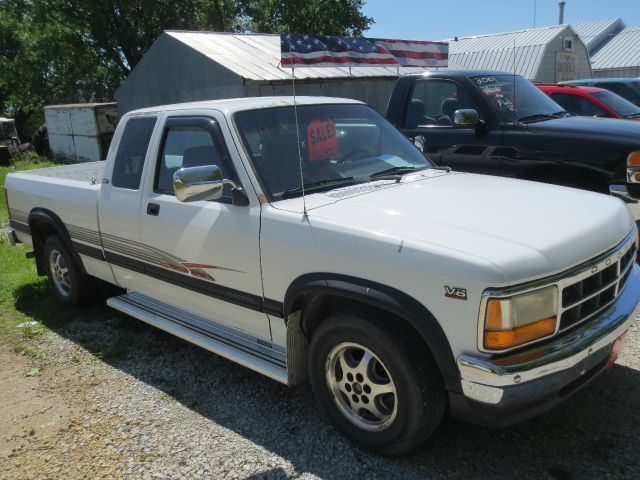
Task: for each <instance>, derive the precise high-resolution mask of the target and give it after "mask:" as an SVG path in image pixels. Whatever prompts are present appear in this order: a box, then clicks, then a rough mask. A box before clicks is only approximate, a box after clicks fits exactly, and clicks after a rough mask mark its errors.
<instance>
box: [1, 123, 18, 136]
mask: <svg viewBox="0 0 640 480" xmlns="http://www.w3.org/2000/svg"><path fill="white" fill-rule="evenodd" d="M17 136H18V134H17V133H16V127H15V124H14V123H13V121H9V122H7V121H2V122H0V140H8V139H11V138H13V137H17Z"/></svg>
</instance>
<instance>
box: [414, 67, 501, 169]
mask: <svg viewBox="0 0 640 480" xmlns="http://www.w3.org/2000/svg"><path fill="white" fill-rule="evenodd" d="M466 108H472V109H474V110H476V111H477V112H478V114H479V116H480V119H482V120H483V121H487V118H486V116H485V115H484V113H483V111H482V110H481V109H480V108H479V106H478V104H477V102H476V101H475V100H474V99H473V98H472V97H471V95H470V94H469V93H468V92H467V90H466V89H465V88H464V87H463V86H462V85H461V84H459V83H458V82H456V81H453V80H448V79H442V78H431V79H428V78H425V79H420V80H417V81H416V82H415V84H414V85H413V88H412V91H411V95H410V97H409V104H408V105H407V109H406V113H405V119H404V128H403V131H404V132H405V133H406V134H407V135H408V136H409V137H410V138H415V137H416V136H417V135H423V136H424V138H425V149H424V151H425V153H426V154H427V155H428V156H429V158H431V159H432V160H433V161H434V162H435V163H436V164H438V165H446V166H450V167H452V168H453V169H454V170H461V171H467V172H475V171H479V172H480V171H481V172H483V173H487V170H486V168H487V161H486V158H487V157H488V156H489V155H490V152H491V151H492V150H493V147H498V146H500V144H501V141H502V135H501V133H500V131H499V130H496V129H492V128H488V129H485V130H483V131H478V130H476V129H475V128H458V127H454V125H453V117H454V112H455V111H456V110H459V109H466Z"/></svg>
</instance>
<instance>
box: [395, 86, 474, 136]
mask: <svg viewBox="0 0 640 480" xmlns="http://www.w3.org/2000/svg"><path fill="white" fill-rule="evenodd" d="M462 108H473V109H474V110H476V111H478V114H479V115H480V118H483V117H482V112H480V110H479V109H478V106H477V105H476V103H475V102H474V101H473V100H472V99H471V98H470V96H469V94H468V93H467V92H466V91H465V90H464V89H463V88H462V87H461V86H460V85H458V84H457V83H455V82H452V81H450V80H437V79H433V80H419V81H417V82H416V83H415V85H414V87H413V92H412V95H411V100H410V101H409V105H408V107H407V111H406V114H405V121H404V125H405V127H407V128H414V127H418V126H449V127H450V126H452V125H453V113H454V112H455V111H456V110H459V109H462Z"/></svg>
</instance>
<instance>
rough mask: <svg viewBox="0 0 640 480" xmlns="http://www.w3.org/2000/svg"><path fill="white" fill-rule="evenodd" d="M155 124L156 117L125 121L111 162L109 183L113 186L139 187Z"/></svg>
mask: <svg viewBox="0 0 640 480" xmlns="http://www.w3.org/2000/svg"><path fill="white" fill-rule="evenodd" d="M155 125H156V117H137V118H136V117H134V118H130V119H129V120H128V121H127V124H126V125H125V127H124V132H123V133H122V138H121V139H120V143H119V144H118V153H117V154H116V159H115V161H114V163H113V175H112V178H111V184H112V185H113V186H114V187H119V188H128V189H130V190H138V188H140V178H142V167H143V166H144V157H145V156H146V154H147V148H148V147H149V140H151V134H152V133H153V128H154V127H155Z"/></svg>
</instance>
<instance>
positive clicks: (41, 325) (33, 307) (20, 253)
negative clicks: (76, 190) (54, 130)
mask: <svg viewBox="0 0 640 480" xmlns="http://www.w3.org/2000/svg"><path fill="white" fill-rule="evenodd" d="M13 160H14V164H13V166H12V167H0V185H1V186H2V187H4V182H5V178H6V176H7V174H9V173H10V172H12V171H22V170H33V169H36V168H43V167H50V166H53V165H54V164H53V163H52V162H50V161H48V160H46V159H41V158H39V157H36V158H35V159H34V158H33V154H32V153H30V154H29V155H26V154H22V155H21V156H18V158H14V159H13ZM7 221H8V213H7V206H6V205H5V201H4V195H0V227H1V228H0V265H2V275H0V343H3V344H7V345H9V346H10V347H11V348H12V349H13V350H16V351H18V352H22V353H24V354H26V355H29V356H31V357H36V356H37V353H36V352H35V351H34V350H33V347H32V346H31V345H30V343H31V342H32V340H33V339H34V338H36V337H37V336H39V335H40V334H42V333H44V332H45V331H46V330H47V329H57V328H60V327H62V326H63V325H64V324H66V323H67V322H68V321H69V320H72V319H74V318H76V317H77V316H78V312H79V310H76V309H73V308H68V307H64V306H63V305H61V304H60V303H59V302H58V301H57V300H56V299H55V297H54V295H53V293H52V292H51V291H50V289H49V286H48V282H47V279H46V277H40V276H38V275H37V274H36V268H35V262H34V261H33V260H31V259H27V258H26V257H25V254H26V253H27V251H29V250H28V247H26V246H24V245H17V246H15V247H12V246H11V244H10V243H9V239H8V238H7V235H6V233H5V227H6V226H7ZM82 312H83V313H86V314H87V316H99V317H106V308H105V307H103V306H101V307H95V308H92V309H83V310H82ZM31 320H35V321H37V322H38V324H37V325H34V326H30V327H23V328H20V327H18V325H19V324H21V323H24V322H29V321H31Z"/></svg>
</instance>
